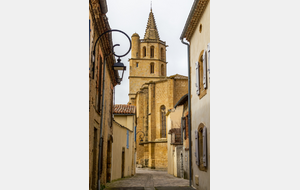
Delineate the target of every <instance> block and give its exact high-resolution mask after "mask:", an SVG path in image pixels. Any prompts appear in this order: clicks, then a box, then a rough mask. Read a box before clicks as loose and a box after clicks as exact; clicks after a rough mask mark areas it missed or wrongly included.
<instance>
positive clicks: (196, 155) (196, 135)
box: [195, 130, 199, 166]
mask: <svg viewBox="0 0 300 190" xmlns="http://www.w3.org/2000/svg"><path fill="white" fill-rule="evenodd" d="M198 138H199V137H198V131H197V130H195V157H196V164H197V166H199V148H198Z"/></svg>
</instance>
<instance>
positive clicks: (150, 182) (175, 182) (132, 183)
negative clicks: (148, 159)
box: [105, 168, 193, 190]
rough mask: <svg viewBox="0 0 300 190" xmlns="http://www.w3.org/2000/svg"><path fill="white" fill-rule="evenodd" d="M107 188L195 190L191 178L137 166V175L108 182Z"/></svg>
mask: <svg viewBox="0 0 300 190" xmlns="http://www.w3.org/2000/svg"><path fill="white" fill-rule="evenodd" d="M105 189H106V190H193V188H191V187H189V180H187V179H181V178H177V177H174V176H172V175H170V174H168V172H167V171H161V170H151V169H148V168H136V175H135V176H131V177H126V178H123V179H120V180H116V181H113V182H112V183H107V184H106V188H105Z"/></svg>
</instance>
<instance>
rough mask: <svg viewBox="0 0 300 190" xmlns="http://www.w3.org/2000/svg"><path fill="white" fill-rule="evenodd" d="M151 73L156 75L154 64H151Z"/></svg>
mask: <svg viewBox="0 0 300 190" xmlns="http://www.w3.org/2000/svg"><path fill="white" fill-rule="evenodd" d="M150 73H154V63H150Z"/></svg>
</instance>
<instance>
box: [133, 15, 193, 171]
mask: <svg viewBox="0 0 300 190" xmlns="http://www.w3.org/2000/svg"><path fill="white" fill-rule="evenodd" d="M131 39H132V50H131V59H130V60H129V61H130V74H129V103H128V104H131V105H134V106H136V117H137V126H136V142H137V148H136V151H137V158H136V162H137V163H136V164H138V165H142V166H143V167H149V168H153V169H155V168H156V169H167V167H168V155H167V151H168V149H167V131H166V113H167V111H168V110H169V109H172V108H173V107H174V105H175V104H176V103H177V102H178V100H179V99H180V98H181V97H182V96H183V95H185V94H187V92H188V78H187V77H186V76H182V75H178V74H176V75H172V76H169V77H167V76H166V73H167V62H166V47H168V46H167V45H166V42H164V41H161V40H160V38H159V34H158V30H157V26H156V23H155V19H154V15H153V12H152V10H151V12H150V14H149V18H148V23H147V27H146V32H145V35H144V39H140V36H139V35H138V34H137V33H134V34H133V35H132V37H131Z"/></svg>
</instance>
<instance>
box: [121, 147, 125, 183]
mask: <svg viewBox="0 0 300 190" xmlns="http://www.w3.org/2000/svg"><path fill="white" fill-rule="evenodd" d="M124 172H125V148H124V147H123V148H122V176H121V177H122V178H123V177H124V176H125V175H124Z"/></svg>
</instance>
